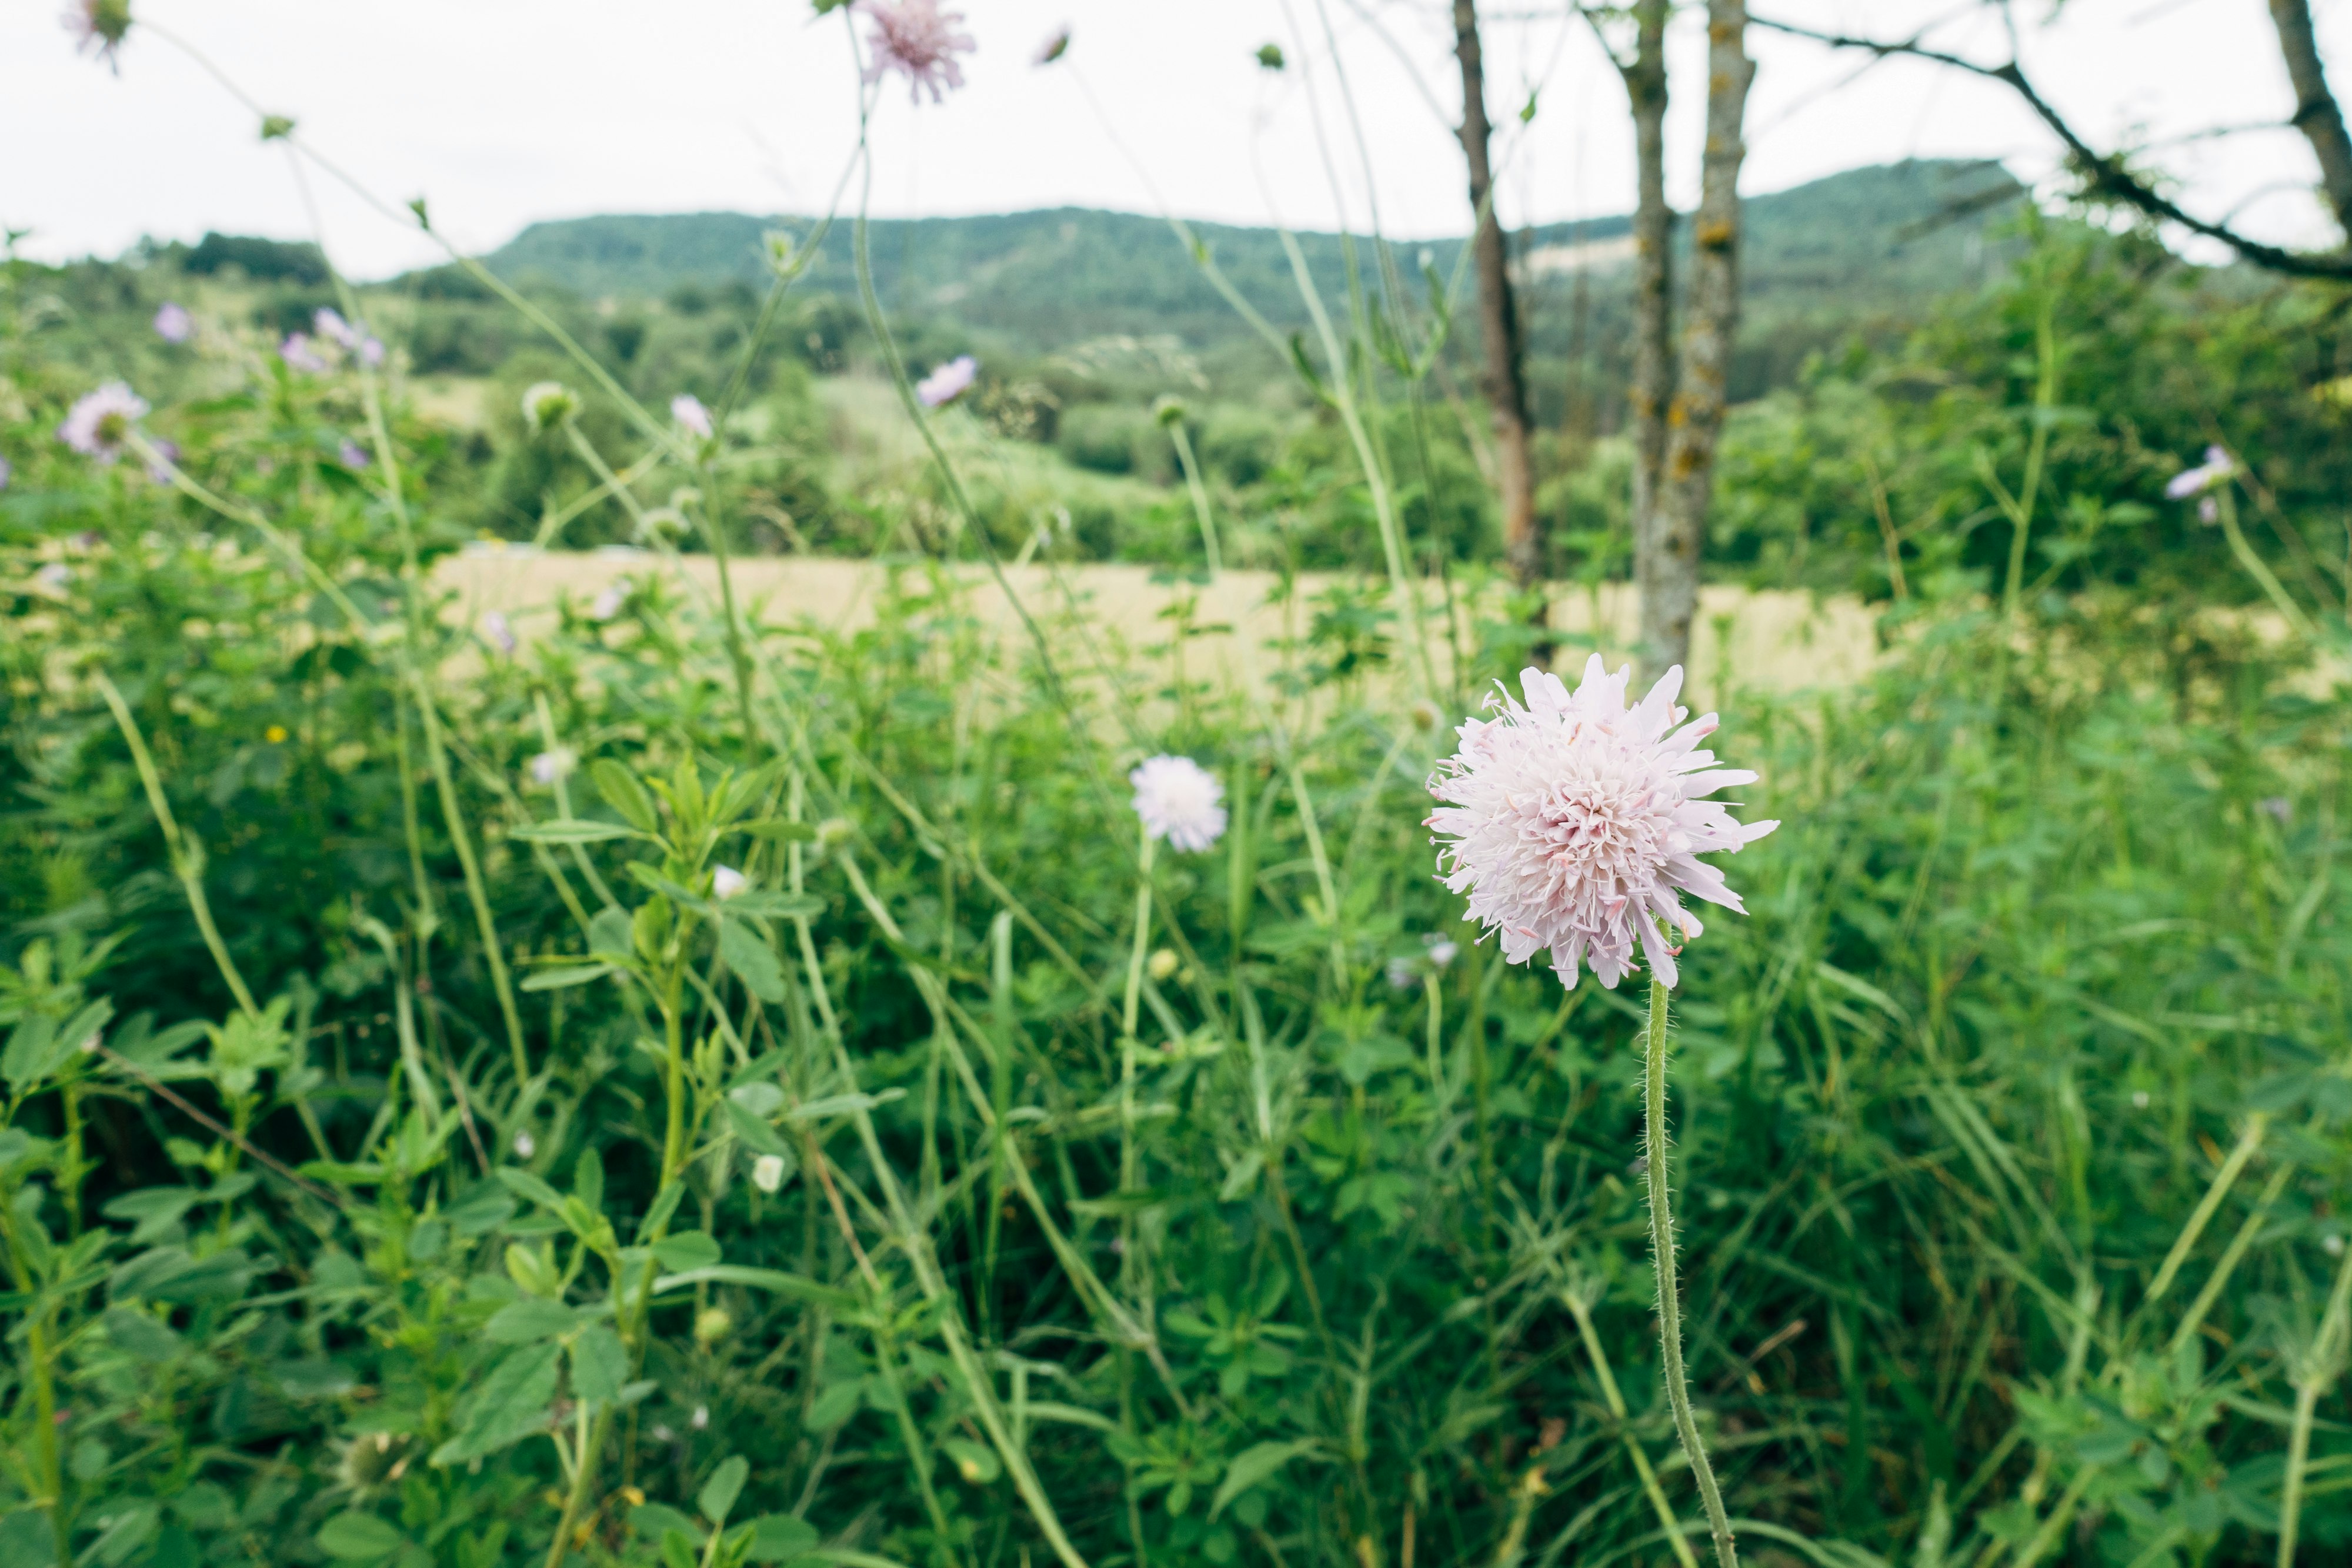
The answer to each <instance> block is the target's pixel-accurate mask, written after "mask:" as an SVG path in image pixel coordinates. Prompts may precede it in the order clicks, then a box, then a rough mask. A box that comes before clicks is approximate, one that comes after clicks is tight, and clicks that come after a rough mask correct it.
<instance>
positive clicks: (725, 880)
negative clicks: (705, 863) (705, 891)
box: [710, 866, 751, 899]
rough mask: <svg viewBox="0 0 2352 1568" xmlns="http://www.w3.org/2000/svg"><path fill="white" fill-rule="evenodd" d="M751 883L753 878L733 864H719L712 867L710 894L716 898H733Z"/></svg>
mask: <svg viewBox="0 0 2352 1568" xmlns="http://www.w3.org/2000/svg"><path fill="white" fill-rule="evenodd" d="M750 887H751V878H749V877H746V876H745V875H743V873H742V872H740V871H738V870H737V869H735V868H734V867H732V866H718V867H714V868H712V869H711V872H710V896H711V897H712V898H714V899H731V898H733V897H734V896H735V895H736V894H738V893H740V892H742V891H744V890H745V889H748V888H750Z"/></svg>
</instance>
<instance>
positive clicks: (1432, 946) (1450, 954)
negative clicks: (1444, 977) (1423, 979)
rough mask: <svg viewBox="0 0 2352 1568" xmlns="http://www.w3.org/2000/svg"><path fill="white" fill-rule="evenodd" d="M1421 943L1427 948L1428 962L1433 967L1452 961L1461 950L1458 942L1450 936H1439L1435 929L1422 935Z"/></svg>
mask: <svg viewBox="0 0 2352 1568" xmlns="http://www.w3.org/2000/svg"><path fill="white" fill-rule="evenodd" d="M1421 945H1422V946H1423V947H1425V948H1427V949H1429V962H1430V963H1431V965H1432V966H1433V967H1434V968H1438V969H1443V968H1444V967H1445V966H1446V965H1447V964H1449V963H1453V962H1454V959H1455V957H1456V956H1458V955H1459V954H1460V953H1461V952H1462V948H1461V945H1460V944H1459V943H1457V942H1454V941H1453V940H1452V939H1451V938H1448V937H1443V936H1440V935H1438V934H1437V932H1435V931H1431V932H1430V933H1428V934H1427V935H1426V936H1424V937H1423V938H1422V939H1421Z"/></svg>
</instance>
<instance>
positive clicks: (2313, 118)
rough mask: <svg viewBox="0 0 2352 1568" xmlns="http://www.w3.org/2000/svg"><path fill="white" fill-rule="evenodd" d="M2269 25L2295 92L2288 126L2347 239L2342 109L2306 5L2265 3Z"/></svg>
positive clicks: (2351, 214)
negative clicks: (2313, 164) (2305, 147)
mask: <svg viewBox="0 0 2352 1568" xmlns="http://www.w3.org/2000/svg"><path fill="white" fill-rule="evenodd" d="M2270 3H2271V20H2272V21H2273V23H2275V24H2276V25H2277V26H2278V36H2279V53H2280V55H2281V56H2282V57H2284V59H2285V60H2286V76H2287V80H2288V81H2289V82H2291V83H2293V84H2294V120H2293V121H2290V123H2292V124H2293V125H2294V128H2295V129H2296V130H2297V131H2300V132H2303V138H2304V140H2305V141H2306V142H2310V143H2311V150H2312V152H2313V153H2314V154H2315V155H2316V156H2317V157H2318V159H2319V188H2320V189H2321V191H2323V192H2325V193H2326V196H2327V205H2328V206H2329V208H2330V209H2331V210H2333V211H2334V212H2335V214H2336V226H2337V227H2339V228H2341V229H2343V230H2344V233H2345V237H2347V239H2352V135H2347V134H2346V132H2345V130H2344V110H2342V109H2341V108H2339V107H2338V106H2337V104H2336V95H2335V94H2334V93H2332V92H2330V91H2329V90H2328V89H2327V71H2326V67H2325V66H2324V65H2323V64H2322V62H2321V60H2320V58H2319V40H2318V38H2317V37H2316V36H2315V34H2314V33H2313V31H2312V26H2311V5H2310V0H2270Z"/></svg>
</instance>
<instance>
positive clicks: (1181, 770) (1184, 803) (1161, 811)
mask: <svg viewBox="0 0 2352 1568" xmlns="http://www.w3.org/2000/svg"><path fill="white" fill-rule="evenodd" d="M1127 782H1128V783H1129V784H1133V785H1134V786H1135V815H1136V816H1139V817H1141V818H1143V826H1144V830H1145V831H1146V832H1148V833H1150V835H1151V837H1154V838H1164V839H1166V840H1167V841H1168V843H1169V844H1170V845H1171V847H1175V848H1178V849H1183V850H1189V851H1191V852H1192V853H1195V854H1197V853H1199V852H1200V851H1201V850H1203V849H1206V848H1207V847H1209V846H1210V845H1212V844H1214V843H1215V842H1216V841H1217V840H1218V838H1219V837H1222V836H1223V833H1224V831H1225V808H1224V807H1223V805H1219V804H1218V803H1219V802H1221V801H1222V800H1223V799H1224V797H1225V786H1224V785H1223V784H1220V783H1218V782H1217V775H1216V774H1214V773H1211V772H1210V771H1209V770H1208V769H1206V768H1204V767H1202V765H1201V764H1200V763H1196V762H1194V761H1193V760H1192V758H1190V757H1171V756H1169V755H1166V754H1165V753H1162V754H1161V755H1160V756H1157V757H1152V758H1150V759H1148V760H1147V761H1145V762H1144V763H1143V764H1142V765H1141V766H1139V767H1138V768H1137V769H1136V770H1135V771H1134V772H1133V773H1129V774H1128V775H1127Z"/></svg>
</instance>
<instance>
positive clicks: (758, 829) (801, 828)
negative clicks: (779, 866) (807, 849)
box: [729, 816, 816, 844]
mask: <svg viewBox="0 0 2352 1568" xmlns="http://www.w3.org/2000/svg"><path fill="white" fill-rule="evenodd" d="M729 831H730V832H732V833H748V834H750V835H751V837H754V838H768V839H773V840H775V841H777V842H779V843H783V844H806V843H808V842H809V841H811V840H812V839H814V837H816V829H815V828H814V827H812V826H809V825H808V824H807V823H805V822H787V821H785V820H784V819H783V818H782V817H781V816H772V817H770V818H768V819H767V820H766V821H764V822H739V823H737V824H736V825H735V826H733V827H732V828H730V829H729Z"/></svg>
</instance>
